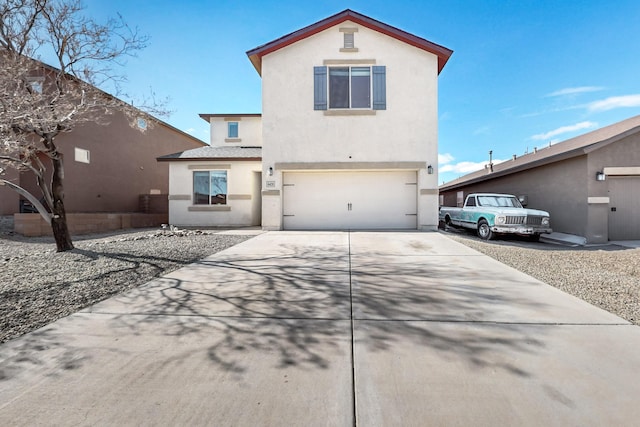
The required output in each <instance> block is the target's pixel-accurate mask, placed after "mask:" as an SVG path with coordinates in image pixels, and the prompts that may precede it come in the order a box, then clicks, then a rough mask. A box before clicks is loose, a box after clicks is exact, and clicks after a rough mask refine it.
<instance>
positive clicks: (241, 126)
mask: <svg viewBox="0 0 640 427" xmlns="http://www.w3.org/2000/svg"><path fill="white" fill-rule="evenodd" d="M229 122H237V123H238V138H233V139H230V138H228V123H229ZM209 123H210V124H211V126H210V129H211V130H210V142H211V146H212V147H219V146H253V147H259V146H261V145H262V121H261V118H260V117H252V116H245V117H234V116H228V117H210V118H209Z"/></svg>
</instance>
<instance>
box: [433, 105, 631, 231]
mask: <svg viewBox="0 0 640 427" xmlns="http://www.w3.org/2000/svg"><path fill="white" fill-rule="evenodd" d="M473 192H499V193H510V194H515V195H517V196H524V197H525V198H526V200H527V204H528V206H529V207H532V208H536V209H543V210H546V211H548V212H549V213H550V214H551V227H552V228H553V230H554V231H557V232H562V233H568V234H574V235H577V236H582V237H584V239H585V242H586V243H605V242H607V241H609V240H629V239H631V240H640V215H638V213H639V212H640V116H635V117H632V118H630V119H627V120H624V121H621V122H619V123H615V124H613V125H611V126H607V127H603V128H601V129H598V130H595V131H593V132H589V133H586V134H584V135H581V136H578V137H575V138H572V139H569V140H566V141H564V142H561V143H558V144H554V145H550V146H546V147H543V148H536V149H534V150H533V152H531V153H528V154H525V155H524V156H521V157H516V156H514V157H513V159H512V160H509V161H506V162H504V163H499V164H495V165H493V166H490V165H487V167H486V168H485V169H484V170H480V171H477V172H474V173H471V174H468V175H465V176H463V177H461V178H459V179H456V180H454V181H451V182H448V183H445V184H443V185H442V186H440V203H441V204H442V205H443V206H456V205H457V204H459V203H460V201H462V200H464V197H465V196H466V195H467V194H469V193H473Z"/></svg>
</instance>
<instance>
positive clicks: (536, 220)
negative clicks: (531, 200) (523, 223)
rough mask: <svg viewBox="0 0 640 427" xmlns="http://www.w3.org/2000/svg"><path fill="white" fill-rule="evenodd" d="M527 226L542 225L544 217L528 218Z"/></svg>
mask: <svg viewBox="0 0 640 427" xmlns="http://www.w3.org/2000/svg"><path fill="white" fill-rule="evenodd" d="M527 225H542V217H541V216H538V215H531V216H528V217H527Z"/></svg>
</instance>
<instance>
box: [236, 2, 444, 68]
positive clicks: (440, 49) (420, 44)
mask: <svg viewBox="0 0 640 427" xmlns="http://www.w3.org/2000/svg"><path fill="white" fill-rule="evenodd" d="M344 21H351V22H355V23H356V24H360V25H362V26H364V27H367V28H369V29H371V30H374V31H377V32H379V33H382V34H385V35H387V36H389V37H393V38H395V39H397V40H400V41H402V42H405V43H407V44H410V45H411V46H414V47H417V48H418V49H422V50H425V51H427V52H430V53H433V54H434V55H437V56H438V74H440V71H442V69H443V68H444V65H445V64H446V63H447V61H448V60H449V57H450V56H451V54H452V53H453V51H452V50H450V49H447V48H446V47H444V46H440V45H438V44H435V43H432V42H430V41H429V40H426V39H423V38H421V37H418V36H415V35H413V34H410V33H407V32H406V31H402V30H400V29H398V28H395V27H392V26H391V25H387V24H384V23H382V22H380V21H376V20H375V19H373V18H369V17H368V16H365V15H362V14H360V13H358V12H354V11H353V10H350V9H346V10H343V11H342V12H340V13H337V14H335V15H333V16H330V17H328V18H326V19H323V20H322V21H319V22H316V23H315V24H312V25H309V26H308V27H304V28H302V29H300V30H298V31H294V32H293V33H290V34H287V35H286V36H283V37H280V38H279V39H276V40H274V41H271V42H269V43H267V44H264V45H262V46H259V47H257V48H255V49H252V50H250V51H248V52H247V56H249V59H250V60H251V63H252V64H253V66H254V67H255V68H256V70H257V71H258V74H260V75H262V57H263V56H265V55H268V54H270V53H272V52H275V51H276V50H279V49H282V48H283V47H286V46H289V45H291V44H293V43H296V42H298V41H300V40H302V39H305V38H307V37H310V36H312V35H314V34H317V33H319V32H321V31H324V30H326V29H327V28H330V27H333V26H334V25H337V24H340V23H342V22H344Z"/></svg>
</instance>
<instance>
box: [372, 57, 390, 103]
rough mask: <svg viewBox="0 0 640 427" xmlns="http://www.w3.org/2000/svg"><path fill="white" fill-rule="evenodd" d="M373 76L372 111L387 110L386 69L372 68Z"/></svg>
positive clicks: (382, 67) (382, 66) (380, 66)
mask: <svg viewBox="0 0 640 427" xmlns="http://www.w3.org/2000/svg"><path fill="white" fill-rule="evenodd" d="M371 71H372V74H373V109H374V110H386V109H387V67H385V66H384V65H378V66H373V67H372V70H371Z"/></svg>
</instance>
